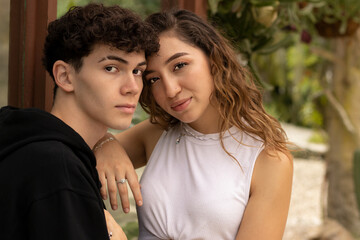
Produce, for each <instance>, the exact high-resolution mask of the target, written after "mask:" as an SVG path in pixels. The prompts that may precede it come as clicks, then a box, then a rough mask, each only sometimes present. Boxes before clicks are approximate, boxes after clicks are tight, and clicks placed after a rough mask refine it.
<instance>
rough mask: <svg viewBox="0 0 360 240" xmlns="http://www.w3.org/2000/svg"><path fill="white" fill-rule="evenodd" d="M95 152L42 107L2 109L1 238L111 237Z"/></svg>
mask: <svg viewBox="0 0 360 240" xmlns="http://www.w3.org/2000/svg"><path fill="white" fill-rule="evenodd" d="M95 165H96V161H95V157H94V155H93V153H92V151H91V149H90V148H89V146H88V145H87V144H86V143H85V141H84V140H83V139H82V138H81V136H80V135H79V134H77V133H76V132H75V131H74V130H73V129H72V128H70V127H69V126H68V125H66V124H65V123H64V122H62V121H61V120H60V119H58V118H56V117H55V116H53V115H51V114H50V113H47V112H44V111H41V110H38V109H23V110H20V109H16V108H12V107H4V108H1V109H0V229H1V231H0V239H2V240H5V239H9V240H17V239H22V240H23V239H37V240H40V239H62V240H64V239H76V240H82V239H94V240H95V239H96V240H99V239H104V240H105V239H109V238H108V235H107V229H106V222H105V216H104V212H103V209H104V205H103V202H102V199H101V197H100V194H99V186H100V182H99V179H98V175H97V171H96V168H95Z"/></svg>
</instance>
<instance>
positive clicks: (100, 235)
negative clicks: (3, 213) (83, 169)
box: [27, 189, 109, 240]
mask: <svg viewBox="0 0 360 240" xmlns="http://www.w3.org/2000/svg"><path fill="white" fill-rule="evenodd" d="M27 222H28V233H29V234H28V236H29V239H31V240H35V239H36V240H42V239H44V240H45V239H47V240H48V239H55V240H56V239H59V240H60V239H61V240H64V239H67V240H72V239H74V240H81V239H84V240H85V239H86V240H92V239H94V240H99V239H104V240H108V239H109V238H108V233H107V230H106V222H105V216H104V212H103V209H101V207H100V206H99V203H98V201H97V200H96V199H93V198H89V197H88V196H85V195H82V194H81V193H77V192H74V191H71V190H68V189H64V190H58V191H57V192H55V193H53V194H51V195H49V196H45V197H44V198H42V199H40V200H38V201H36V202H34V203H33V204H32V206H31V207H30V210H29V213H28V221H27Z"/></svg>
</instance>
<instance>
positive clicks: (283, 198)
mask: <svg viewBox="0 0 360 240" xmlns="http://www.w3.org/2000/svg"><path fill="white" fill-rule="evenodd" d="M292 176H293V162H292V157H291V155H290V154H288V155H285V154H284V153H282V152H275V153H272V154H271V155H269V154H267V153H266V151H263V152H262V153H261V154H260V155H259V157H258V159H257V161H256V163H255V167H254V172H253V176H252V181H251V187H250V198H249V202H248V205H247V207H246V209H245V213H244V217H243V220H242V222H241V225H240V228H239V231H238V234H237V236H236V239H237V240H244V239H246V240H262V239H266V240H281V239H282V236H283V233H284V229H285V225H286V219H287V215H288V210H289V205H290V196H291V187H292Z"/></svg>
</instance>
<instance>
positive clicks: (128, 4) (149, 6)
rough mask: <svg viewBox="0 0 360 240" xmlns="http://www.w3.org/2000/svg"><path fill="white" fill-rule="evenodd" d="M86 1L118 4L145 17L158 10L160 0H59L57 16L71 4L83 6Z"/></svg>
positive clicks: (107, 4) (108, 4)
mask: <svg viewBox="0 0 360 240" xmlns="http://www.w3.org/2000/svg"><path fill="white" fill-rule="evenodd" d="M88 3H102V4H104V5H106V6H110V5H119V6H121V7H123V8H128V9H131V10H133V11H135V12H137V13H138V14H140V15H141V16H142V17H146V16H147V15H149V14H151V13H154V12H158V11H160V3H161V0H151V1H148V0H131V1H129V0H61V1H58V10H57V16H62V15H63V14H64V13H65V12H66V11H67V10H68V9H69V8H70V7H72V6H83V5H86V4H88Z"/></svg>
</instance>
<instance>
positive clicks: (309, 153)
mask: <svg viewBox="0 0 360 240" xmlns="http://www.w3.org/2000/svg"><path fill="white" fill-rule="evenodd" d="M14 1H15V0H14ZM196 1H197V0H196ZM196 1H195V2H196ZM89 2H102V3H104V4H105V5H113V4H118V5H120V6H122V7H125V8H130V9H132V10H134V11H136V12H137V13H139V14H140V15H141V16H143V17H144V18H145V17H146V16H147V15H149V14H151V13H153V12H157V11H160V10H161V9H162V7H163V6H164V5H162V4H164V2H166V1H164V0H103V1H94V0H93V1H91V0H61V1H57V16H58V17H59V16H61V15H63V14H64V13H65V12H66V11H67V10H68V9H69V8H70V7H71V6H74V5H85V4H87V3H89ZM167 2H172V4H175V5H176V3H178V4H179V3H180V6H181V3H183V2H186V1H181V0H179V1H167ZM189 2H193V1H189ZM201 2H203V3H205V5H204V6H205V9H204V12H205V13H206V17H207V19H208V20H209V21H211V22H212V23H213V24H214V25H215V26H216V27H217V28H218V29H219V30H220V31H221V32H222V33H223V34H224V35H225V36H226V37H227V38H228V39H229V40H230V41H231V42H232V43H233V45H234V47H235V49H236V50H237V51H238V57H239V61H240V62H241V63H242V64H243V65H245V66H247V67H249V69H250V70H251V71H252V73H253V75H254V76H255V78H256V81H257V83H258V85H259V88H261V89H262V90H263V93H264V104H265V106H266V110H267V111H268V112H269V113H270V114H271V115H273V116H275V117H276V118H277V119H279V120H280V121H281V123H282V126H283V127H284V129H285V131H286V132H287V134H288V137H289V139H290V140H291V141H293V142H294V143H296V144H297V145H298V146H300V147H301V150H300V151H298V152H295V153H294V155H295V161H294V187H293V194H292V201H291V206H290V212H289V218H288V223H287V227H286V231H285V235H284V239H289V240H290V239H294V240H296V239H314V240H315V239H340V240H341V239H360V214H359V209H360V207H359V206H360V204H359V202H360V150H359V149H360V47H359V46H360V31H359V23H360V1H359V0H309V1H300V0H208V1H204V0H202V1H201ZM0 4H1V6H2V7H1V8H0V12H1V15H0V16H1V21H0V44H1V45H0V106H4V105H7V104H8V58H9V31H10V29H9V19H10V0H0ZM36 64H41V63H36ZM19 69H20V67H19ZM146 117H147V116H146V114H145V113H144V112H143V111H142V110H141V108H140V107H138V109H137V111H136V114H135V117H134V120H133V124H136V123H138V122H139V121H142V120H143V119H145V118H146ZM142 170H143V169H138V170H137V171H138V174H139V176H141V173H142ZM107 205H108V206H109V204H108V202H107ZM108 208H109V209H110V207H108ZM111 212H112V214H113V215H114V216H115V218H116V220H117V221H118V222H119V223H120V224H121V225H122V226H123V227H124V229H125V232H126V233H127V236H128V238H129V239H137V220H136V211H135V205H134V202H133V201H132V206H131V212H130V213H129V214H126V215H125V214H123V213H122V212H121V210H117V211H111Z"/></svg>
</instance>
